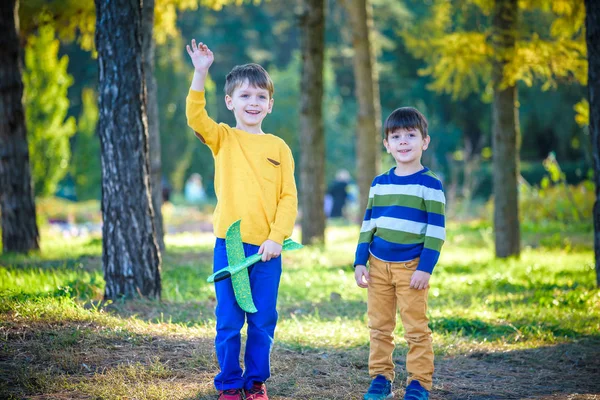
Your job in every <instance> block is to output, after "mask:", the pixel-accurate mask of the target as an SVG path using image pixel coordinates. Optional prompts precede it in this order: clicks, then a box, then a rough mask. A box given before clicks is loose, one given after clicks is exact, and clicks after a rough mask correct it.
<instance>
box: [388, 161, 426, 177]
mask: <svg viewBox="0 0 600 400" xmlns="http://www.w3.org/2000/svg"><path fill="white" fill-rule="evenodd" d="M423 168H425V167H423V164H421V161H418V162H416V163H412V164H400V163H396V168H395V169H394V175H396V176H408V175H412V174H415V173H417V172H419V171H421V170H422V169H423Z"/></svg>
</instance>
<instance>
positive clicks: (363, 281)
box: [354, 265, 371, 289]
mask: <svg viewBox="0 0 600 400" xmlns="http://www.w3.org/2000/svg"><path fill="white" fill-rule="evenodd" d="M354 279H356V284H357V285H358V287H361V288H364V289H366V288H368V287H369V282H370V281H371V277H370V276H369V271H367V267H365V266H364V265H357V266H356V267H354Z"/></svg>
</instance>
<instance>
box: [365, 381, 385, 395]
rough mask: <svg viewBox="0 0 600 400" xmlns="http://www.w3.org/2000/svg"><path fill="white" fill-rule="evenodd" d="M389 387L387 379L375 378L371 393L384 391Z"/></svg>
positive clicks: (370, 389)
mask: <svg viewBox="0 0 600 400" xmlns="http://www.w3.org/2000/svg"><path fill="white" fill-rule="evenodd" d="M387 388H388V382H387V381H386V380H385V379H373V381H372V382H371V387H370V388H369V392H370V393H383V392H385V391H386V390H387Z"/></svg>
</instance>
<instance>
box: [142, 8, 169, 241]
mask: <svg viewBox="0 0 600 400" xmlns="http://www.w3.org/2000/svg"><path fill="white" fill-rule="evenodd" d="M153 27H154V0H144V3H143V8H142V53H143V54H144V78H145V80H146V110H147V111H148V112H147V115H148V138H149V143H148V144H149V149H150V153H149V157H150V195H151V197H152V208H153V209H154V228H155V229H156V241H157V242H158V247H159V248H160V250H161V251H164V250H165V238H164V237H165V233H164V226H163V215H162V203H163V200H162V168H161V157H160V129H159V123H158V98H157V85H156V78H155V77H154V48H155V44H154V38H153V37H152V32H153Z"/></svg>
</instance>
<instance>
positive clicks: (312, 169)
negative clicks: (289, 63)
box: [299, 0, 325, 244]
mask: <svg viewBox="0 0 600 400" xmlns="http://www.w3.org/2000/svg"><path fill="white" fill-rule="evenodd" d="M299 20H300V29H301V32H302V34H301V44H300V47H301V52H302V74H301V75H302V78H301V82H300V86H301V87H302V89H303V90H302V91H301V93H302V95H301V97H300V147H301V156H300V184H301V185H302V190H301V192H300V193H301V194H300V205H301V208H302V243H304V244H311V243H319V242H320V243H323V242H324V240H325V212H324V210H323V201H324V198H325V134H324V128H323V65H324V59H325V2H324V1H323V0H305V1H304V3H303V10H302V12H301V14H300V16H299Z"/></svg>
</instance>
